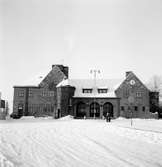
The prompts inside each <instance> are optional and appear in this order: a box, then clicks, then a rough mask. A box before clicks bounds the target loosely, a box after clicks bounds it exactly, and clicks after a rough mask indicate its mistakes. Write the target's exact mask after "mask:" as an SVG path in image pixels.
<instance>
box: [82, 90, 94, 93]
mask: <svg viewBox="0 0 162 167" xmlns="http://www.w3.org/2000/svg"><path fill="white" fill-rule="evenodd" d="M82 92H83V93H92V89H83V90H82Z"/></svg>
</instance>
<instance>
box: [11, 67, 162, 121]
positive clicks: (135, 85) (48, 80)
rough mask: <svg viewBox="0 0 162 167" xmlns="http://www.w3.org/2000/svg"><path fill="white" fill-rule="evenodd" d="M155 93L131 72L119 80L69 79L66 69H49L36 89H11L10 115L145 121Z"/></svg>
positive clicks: (155, 100) (67, 69) (22, 86)
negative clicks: (142, 119) (108, 114)
mask: <svg viewBox="0 0 162 167" xmlns="http://www.w3.org/2000/svg"><path fill="white" fill-rule="evenodd" d="M158 103H159V94H158V92H151V91H150V90H149V89H148V88H147V87H146V86H145V84H144V83H142V81H141V80H140V79H139V78H138V77H137V76H136V75H135V74H134V73H133V72H132V71H128V72H126V74H125V78H124V79H123V80H121V79H96V80H95V81H94V80H93V79H70V78H69V68H68V67H67V66H63V65H52V69H51V71H50V72H49V73H48V74H47V75H46V76H45V77H44V78H43V79H42V81H41V82H40V83H39V84H38V85H21V86H14V99H13V115H17V116H18V117H21V116H35V117H42V116H53V117H55V118H58V117H62V116H66V115H73V116H74V117H76V118H85V117H86V118H103V117H104V116H105V115H106V113H107V112H109V113H110V114H111V116H112V117H113V118H117V117H119V116H122V117H126V118H130V117H134V118H149V117H151V116H152V112H153V111H151V109H152V106H153V105H156V106H158Z"/></svg>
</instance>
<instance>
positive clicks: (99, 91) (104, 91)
mask: <svg viewBox="0 0 162 167" xmlns="http://www.w3.org/2000/svg"><path fill="white" fill-rule="evenodd" d="M107 91H108V89H98V93H107Z"/></svg>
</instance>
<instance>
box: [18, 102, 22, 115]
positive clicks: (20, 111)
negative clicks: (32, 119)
mask: <svg viewBox="0 0 162 167" xmlns="http://www.w3.org/2000/svg"><path fill="white" fill-rule="evenodd" d="M18 116H19V117H22V116H23V104H19V105H18Z"/></svg>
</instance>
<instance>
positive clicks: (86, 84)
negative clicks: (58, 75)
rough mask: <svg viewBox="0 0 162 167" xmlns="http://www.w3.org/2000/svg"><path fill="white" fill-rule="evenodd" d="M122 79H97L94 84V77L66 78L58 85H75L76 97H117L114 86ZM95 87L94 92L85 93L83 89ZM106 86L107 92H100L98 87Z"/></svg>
mask: <svg viewBox="0 0 162 167" xmlns="http://www.w3.org/2000/svg"><path fill="white" fill-rule="evenodd" d="M120 82H121V80H120V79H97V80H96V82H95V83H96V84H94V80H93V79H65V80H63V81H62V82H60V83H59V84H58V85H57V87H64V86H73V87H75V94H74V97H99V98H107V97H110V98H116V95H115V93H114V90H115V89H114V86H115V85H116V84H118V83H120ZM89 88H91V89H93V91H92V93H83V91H82V90H83V89H89ZM100 88H106V89H108V92H107V93H98V91H97V89H100Z"/></svg>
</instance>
